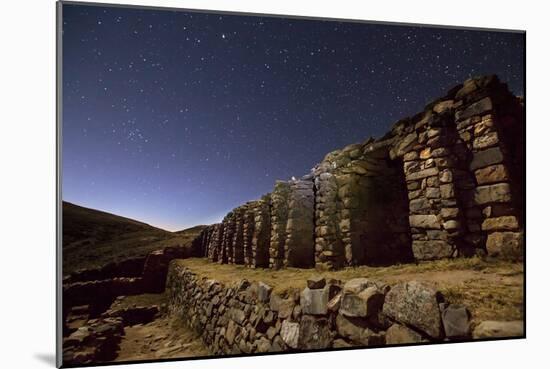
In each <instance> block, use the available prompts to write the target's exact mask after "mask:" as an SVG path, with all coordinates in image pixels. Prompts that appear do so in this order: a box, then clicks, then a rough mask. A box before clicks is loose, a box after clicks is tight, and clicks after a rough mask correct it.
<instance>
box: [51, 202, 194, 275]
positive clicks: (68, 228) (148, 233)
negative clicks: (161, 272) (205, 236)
mask: <svg viewBox="0 0 550 369" xmlns="http://www.w3.org/2000/svg"><path fill="white" fill-rule="evenodd" d="M62 217H63V273H64V274H67V273H70V272H72V271H75V270H78V269H82V268H92V267H99V266H102V265H104V264H106V263H109V262H112V261H119V260H123V259H126V258H129V257H136V256H143V255H146V254H147V253H149V252H150V251H152V250H156V249H159V248H162V247H165V246H175V245H184V244H186V243H188V242H190V241H192V240H193V238H194V237H196V236H197V235H198V234H199V233H200V231H201V230H202V228H203V226H196V227H192V228H190V229H186V230H182V231H179V232H177V233H173V232H169V231H166V230H163V229H160V228H156V227H153V226H150V225H149V224H146V223H142V222H139V221H136V220H133V219H129V218H125V217H121V216H118V215H114V214H110V213H106V212H103V211H99V210H95V209H89V208H85V207H82V206H78V205H75V204H72V203H69V202H63V214H62Z"/></svg>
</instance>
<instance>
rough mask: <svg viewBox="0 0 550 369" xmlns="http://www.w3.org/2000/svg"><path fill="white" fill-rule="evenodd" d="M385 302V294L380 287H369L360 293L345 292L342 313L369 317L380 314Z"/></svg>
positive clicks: (349, 315) (350, 315)
mask: <svg viewBox="0 0 550 369" xmlns="http://www.w3.org/2000/svg"><path fill="white" fill-rule="evenodd" d="M383 303H384V294H383V293H381V292H380V291H379V290H378V288H376V287H374V286H371V287H367V288H366V289H364V290H363V291H361V292H359V293H358V294H354V293H349V292H348V293H344V295H343V297H342V304H341V306H340V313H342V314H344V315H345V316H348V317H362V318H365V317H368V316H373V315H376V314H378V312H379V311H380V309H381V308H382V304H383Z"/></svg>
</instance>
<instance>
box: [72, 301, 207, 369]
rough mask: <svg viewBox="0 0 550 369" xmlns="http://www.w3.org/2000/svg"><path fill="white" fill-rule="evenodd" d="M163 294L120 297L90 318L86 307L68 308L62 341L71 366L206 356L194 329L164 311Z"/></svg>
mask: <svg viewBox="0 0 550 369" xmlns="http://www.w3.org/2000/svg"><path fill="white" fill-rule="evenodd" d="M164 306H165V296H164V294H143V295H136V296H120V297H118V298H117V299H116V300H115V302H113V304H112V305H111V307H110V308H109V309H108V310H107V311H106V312H104V313H103V314H102V315H101V316H100V317H98V318H94V319H90V318H89V313H88V312H87V306H79V307H76V308H73V309H72V312H71V316H69V326H70V327H71V328H72V329H74V330H75V331H74V332H73V333H72V334H71V335H70V336H69V337H67V338H66V339H65V344H64V356H65V360H66V362H67V363H69V364H89V363H95V362H111V361H135V360H155V359H169V358H184V357H189V356H194V357H196V356H205V355H208V351H207V350H206V348H205V347H204V345H203V344H202V342H201V340H200V338H199V337H198V336H197V334H196V333H194V332H192V331H191V330H190V329H189V328H187V327H185V326H184V325H183V322H182V321H181V320H177V319H173V318H172V317H170V316H169V315H168V314H167V313H166V311H165V310H166V309H165V308H164Z"/></svg>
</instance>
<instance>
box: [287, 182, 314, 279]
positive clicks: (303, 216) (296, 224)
mask: <svg viewBox="0 0 550 369" xmlns="http://www.w3.org/2000/svg"><path fill="white" fill-rule="evenodd" d="M314 204H315V196H314V192H313V181H312V180H293V181H290V195H289V202H288V221H287V224H286V241H285V248H284V251H285V254H284V266H285V267H288V266H290V267H299V268H310V267H313V266H314V265H315V241H314V237H315V221H314V215H315V208H314Z"/></svg>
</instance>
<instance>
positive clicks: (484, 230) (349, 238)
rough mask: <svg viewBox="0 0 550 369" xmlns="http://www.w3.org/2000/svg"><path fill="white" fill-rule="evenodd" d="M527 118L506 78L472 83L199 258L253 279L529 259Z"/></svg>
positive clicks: (244, 221) (350, 152)
mask: <svg viewBox="0 0 550 369" xmlns="http://www.w3.org/2000/svg"><path fill="white" fill-rule="evenodd" d="M524 144H525V111H524V103H523V100H522V99H521V98H518V97H516V96H514V95H513V94H511V93H510V92H509V90H508V88H507V85H506V84H504V83H501V82H500V81H499V80H498V78H497V77H496V76H486V77H480V78H474V79H469V80H467V81H466V82H464V83H463V84H461V85H458V86H456V87H454V88H453V89H451V90H450V91H449V92H448V93H447V94H446V95H445V96H444V97H442V98H440V99H437V100H435V101H433V102H432V103H430V104H428V105H427V106H426V108H425V109H424V110H423V111H422V112H420V113H418V114H416V115H415V116H413V117H410V118H405V119H402V120H400V121H398V122H397V123H395V125H394V126H393V127H392V129H391V130H390V131H389V132H388V133H387V134H386V135H384V136H383V137H382V138H380V139H376V140H375V139H372V138H370V139H368V140H367V141H365V142H363V143H359V144H353V145H349V146H346V147H344V148H343V149H341V150H336V151H333V152H331V153H329V154H327V155H326V156H325V158H324V159H323V161H322V162H321V163H319V164H317V165H316V166H315V167H314V168H313V169H312V170H311V172H310V173H308V174H306V175H305V176H303V177H301V178H299V179H294V178H293V179H292V180H289V181H277V182H276V183H275V187H274V189H273V191H272V192H271V193H269V194H266V195H264V196H263V197H262V198H261V199H260V200H257V201H250V202H248V203H246V204H244V205H242V206H239V207H237V208H236V209H234V210H232V211H231V212H230V213H229V214H227V215H226V217H225V218H224V219H223V221H222V222H221V223H220V224H215V225H212V226H209V227H208V228H206V229H205V230H204V231H203V233H202V234H201V235H200V236H199V238H198V239H197V240H195V242H196V247H197V250H198V251H197V253H198V254H200V255H203V256H205V257H208V258H209V259H210V260H211V261H213V262H218V263H229V264H242V265H245V266H248V267H252V268H256V267H264V268H268V267H269V268H273V269H278V268H283V267H287V266H292V267H304V268H307V267H317V268H320V269H338V268H342V267H345V266H355V265H390V264H395V263H401V262H410V261H423V260H435V259H443V258H453V257H457V256H472V255H476V254H483V255H484V254H488V255H489V256H491V257H501V258H506V259H512V260H522V258H523V238H524V237H523V228H524V214H523V207H524V199H525V187H524V173H525V154H524V153H525V148H524Z"/></svg>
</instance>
